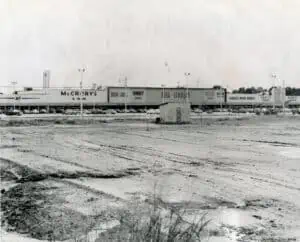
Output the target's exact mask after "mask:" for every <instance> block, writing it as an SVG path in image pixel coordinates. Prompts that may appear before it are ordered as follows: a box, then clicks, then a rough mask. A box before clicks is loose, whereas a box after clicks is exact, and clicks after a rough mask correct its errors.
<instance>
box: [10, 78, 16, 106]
mask: <svg viewBox="0 0 300 242" xmlns="http://www.w3.org/2000/svg"><path fill="white" fill-rule="evenodd" d="M11 84H12V86H13V94H14V110H15V109H16V90H15V86H16V85H17V84H18V82H16V81H12V82H11Z"/></svg>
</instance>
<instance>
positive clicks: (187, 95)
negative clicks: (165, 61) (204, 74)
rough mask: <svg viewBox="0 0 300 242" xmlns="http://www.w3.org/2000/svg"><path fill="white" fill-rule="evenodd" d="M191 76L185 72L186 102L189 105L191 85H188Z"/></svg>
mask: <svg viewBox="0 0 300 242" xmlns="http://www.w3.org/2000/svg"><path fill="white" fill-rule="evenodd" d="M190 75H191V73H190V72H185V73H184V76H185V78H186V97H185V101H186V102H187V103H188V102H189V83H188V78H189V76H190Z"/></svg>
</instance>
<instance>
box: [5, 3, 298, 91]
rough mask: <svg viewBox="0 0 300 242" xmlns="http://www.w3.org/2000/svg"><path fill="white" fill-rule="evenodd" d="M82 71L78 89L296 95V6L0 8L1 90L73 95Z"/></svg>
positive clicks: (10, 5) (8, 5) (52, 5)
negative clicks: (283, 87) (124, 83)
mask: <svg viewBox="0 0 300 242" xmlns="http://www.w3.org/2000/svg"><path fill="white" fill-rule="evenodd" d="M165 61H167V62H168V63H169V67H170V72H169V73H168V71H167V67H166V66H165V65H164V63H165ZM83 64H84V65H86V67H87V69H88V72H87V73H86V74H85V76H84V84H85V85H91V84H92V83H93V82H97V83H98V84H102V85H116V84H117V83H118V82H117V80H118V77H119V76H120V75H126V76H127V77H128V84H129V85H161V84H166V85H170V86H174V85H176V84H177V82H178V81H180V83H181V84H182V85H183V84H185V82H186V81H185V80H184V72H190V73H191V77H190V79H189V81H188V82H189V86H196V85H197V81H199V85H200V86H202V87H211V86H212V85H213V84H222V85H224V86H228V87H229V88H236V87H240V86H252V85H254V86H264V87H267V86H270V85H271V84H272V81H271V78H270V73H272V72H276V73H277V74H278V76H280V77H281V78H283V79H285V80H286V84H287V85H290V86H298V87H300V1H299V0H184V1H183V0H0V66H1V68H0V86H6V85H9V83H10V82H11V81H17V82H18V85H20V86H24V85H25V86H41V85H42V72H43V70H44V69H50V70H51V82H50V83H51V86H76V85H79V79H80V75H79V73H78V71H77V69H78V68H79V67H81V66H82V65H83ZM278 84H279V83H278Z"/></svg>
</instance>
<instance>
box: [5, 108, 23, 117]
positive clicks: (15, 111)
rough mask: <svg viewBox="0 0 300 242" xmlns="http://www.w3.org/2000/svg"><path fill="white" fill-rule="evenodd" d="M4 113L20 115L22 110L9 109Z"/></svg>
mask: <svg viewBox="0 0 300 242" xmlns="http://www.w3.org/2000/svg"><path fill="white" fill-rule="evenodd" d="M5 114H6V115H9V116H13V115H16V116H20V115H22V112H21V111H20V110H18V109H9V110H7V111H6V112H5Z"/></svg>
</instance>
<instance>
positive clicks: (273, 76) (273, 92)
mask: <svg viewBox="0 0 300 242" xmlns="http://www.w3.org/2000/svg"><path fill="white" fill-rule="evenodd" d="M271 78H272V79H273V86H272V93H271V94H272V98H273V110H275V89H274V88H275V81H276V79H277V75H276V74H274V73H272V74H271Z"/></svg>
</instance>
